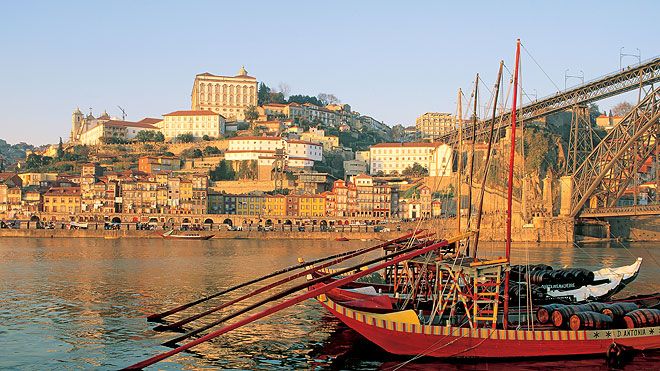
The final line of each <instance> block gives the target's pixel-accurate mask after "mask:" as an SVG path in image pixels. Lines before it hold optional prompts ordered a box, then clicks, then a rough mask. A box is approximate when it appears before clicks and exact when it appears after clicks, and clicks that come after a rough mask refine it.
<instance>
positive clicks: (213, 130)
mask: <svg viewBox="0 0 660 371" xmlns="http://www.w3.org/2000/svg"><path fill="white" fill-rule="evenodd" d="M156 125H157V126H158V128H159V129H160V131H161V132H162V133H163V135H164V136H165V139H171V138H176V136H177V135H180V134H188V133H190V134H192V135H193V136H194V137H195V138H202V137H203V136H205V135H207V136H209V137H211V138H218V137H219V136H221V135H223V134H224V133H225V118H224V117H223V116H222V115H221V114H219V113H215V112H213V111H209V110H197V111H174V112H170V113H166V114H164V115H163V121H161V122H159V123H157V124H156Z"/></svg>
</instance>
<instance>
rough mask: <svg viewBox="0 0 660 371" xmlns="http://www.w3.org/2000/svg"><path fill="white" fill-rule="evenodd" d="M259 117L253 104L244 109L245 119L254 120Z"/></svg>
mask: <svg viewBox="0 0 660 371" xmlns="http://www.w3.org/2000/svg"><path fill="white" fill-rule="evenodd" d="M258 118H259V112H258V111H257V107H255V106H248V107H247V108H246V109H245V119H246V120H248V121H249V122H254V121H256V120H257V119H258Z"/></svg>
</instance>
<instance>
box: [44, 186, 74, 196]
mask: <svg viewBox="0 0 660 371" xmlns="http://www.w3.org/2000/svg"><path fill="white" fill-rule="evenodd" d="M46 194H47V195H65V196H78V195H80V187H53V188H51V189H49V190H48V191H46Z"/></svg>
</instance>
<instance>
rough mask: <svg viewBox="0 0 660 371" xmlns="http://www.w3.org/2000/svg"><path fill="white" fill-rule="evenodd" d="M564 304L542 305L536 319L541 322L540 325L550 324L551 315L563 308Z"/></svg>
mask: <svg viewBox="0 0 660 371" xmlns="http://www.w3.org/2000/svg"><path fill="white" fill-rule="evenodd" d="M563 306H564V304H548V305H542V306H541V307H540V308H539V310H537V311H536V319H537V320H538V321H539V323H540V324H542V325H543V324H546V323H548V322H550V319H551V318H550V314H551V313H552V311H553V310H555V309H557V308H559V307H563Z"/></svg>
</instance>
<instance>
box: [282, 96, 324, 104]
mask: <svg viewBox="0 0 660 371" xmlns="http://www.w3.org/2000/svg"><path fill="white" fill-rule="evenodd" d="M288 102H289V103H298V104H305V103H311V104H314V105H316V106H319V107H321V106H323V102H321V101H320V100H319V99H318V98H317V97H310V96H309V95H301V94H296V95H292V96H290V97H289V99H288Z"/></svg>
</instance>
